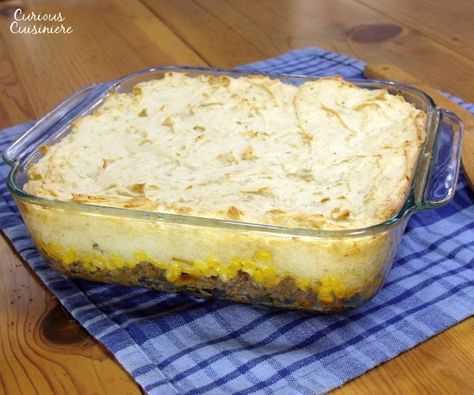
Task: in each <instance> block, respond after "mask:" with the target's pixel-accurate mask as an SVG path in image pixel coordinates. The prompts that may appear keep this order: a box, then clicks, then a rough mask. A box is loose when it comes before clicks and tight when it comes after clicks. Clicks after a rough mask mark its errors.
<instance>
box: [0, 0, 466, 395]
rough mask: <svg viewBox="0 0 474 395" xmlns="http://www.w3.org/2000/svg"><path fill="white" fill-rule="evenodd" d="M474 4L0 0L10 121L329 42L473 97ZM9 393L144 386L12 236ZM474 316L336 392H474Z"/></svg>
mask: <svg viewBox="0 0 474 395" xmlns="http://www.w3.org/2000/svg"><path fill="white" fill-rule="evenodd" d="M18 7H21V8H22V9H23V10H24V13H25V14H28V13H29V12H31V11H35V12H36V13H39V12H41V13H50V14H55V13H58V12H61V14H62V16H63V17H64V18H65V20H64V21H63V22H62V23H63V24H64V25H65V26H71V27H72V29H73V32H72V33H71V34H57V35H51V34H50V35H48V34H38V35H32V34H12V33H11V31H10V25H11V22H12V21H13V14H14V11H15V9H17V8H18ZM473 21H474V2H473V1H472V0H451V1H434V0H432V1H429V0H391V1H383V2H381V1H378V0H326V1H325V0H315V1H310V0H308V1H304V0H301V1H283V0H281V1H270V0H260V1H254V0H243V1H242V0H228V1H227V0H226V1H221V0H194V1H192V0H173V1H165V0H142V1H139V0H126V1H123V0H122V1H121V0H110V1H109V0H108V1H92V0H90V1H72V0H71V1H54V0H53V1H44V2H41V1H32V0H28V1H26V0H25V1H0V127H7V126H10V125H13V124H17V123H21V122H25V121H27V120H31V119H34V118H37V117H39V116H41V115H43V114H44V113H45V112H46V111H48V110H50V109H51V108H52V107H53V106H54V105H56V104H57V103H59V102H60V101H61V100H62V99H64V98H65V96H67V95H69V94H70V93H72V92H73V91H74V90H76V89H77V88H79V87H81V86H84V85H86V84H89V83H91V82H96V81H104V80H109V79H113V78H117V77H119V76H122V75H124V74H127V73H129V72H131V71H134V70H139V69H143V68H146V67H150V66H154V65H170V64H180V65H202V66H207V65H210V66H220V67H232V66H236V65H239V64H243V63H249V62H252V61H256V60H259V59H263V58H266V57H269V56H275V55H278V54H281V53H283V52H285V51H288V50H290V49H293V48H300V47H308V46H320V47H323V48H326V49H329V50H333V51H339V52H342V53H346V54H348V55H351V56H354V57H357V58H359V59H362V60H364V61H367V62H382V61H383V62H392V63H394V64H396V65H398V66H401V67H403V68H404V69H406V70H407V71H409V72H410V73H412V74H414V75H415V76H417V77H419V78H421V79H423V80H424V81H425V82H428V83H429V84H432V85H433V86H435V87H437V88H439V89H442V90H444V91H447V92H451V93H453V94H456V95H457V96H459V97H461V98H463V99H465V100H467V101H474V44H473V43H474V28H473ZM0 254H1V265H2V266H1V268H0V393H7V394H17V393H24V394H33V393H40V394H46V393H51V392H53V393H58V394H65V393H67V394H74V393H80V394H87V393H110V394H124V393H127V394H135V393H140V389H139V387H138V386H137V385H136V384H135V382H134V381H133V380H132V379H131V378H130V376H129V375H128V374H127V373H126V372H125V371H124V370H123V369H122V368H121V367H120V365H119V364H118V363H117V362H116V361H115V360H114V358H113V357H111V355H110V354H109V353H108V352H107V351H106V350H105V349H104V348H103V347H102V346H101V345H100V344H98V343H97V342H96V341H95V340H93V339H92V338H91V337H90V336H89V335H88V334H87V333H86V332H85V331H84V330H83V329H82V328H81V327H80V326H79V325H78V324H76V322H75V321H74V320H73V319H72V318H71V317H70V316H69V314H68V313H66V312H65V311H64V310H63V309H62V308H61V307H60V306H59V305H58V302H57V301H56V299H55V298H54V297H53V296H52V295H51V293H50V292H49V291H48V290H47V289H46V288H45V287H44V286H43V285H42V284H41V283H40V282H39V281H38V279H37V278H36V276H35V274H34V273H32V272H31V271H30V270H29V269H28V267H27V265H26V264H24V263H22V261H21V260H20V259H19V257H18V256H17V255H16V254H15V252H14V251H13V250H12V248H11V247H10V246H9V244H8V242H7V241H6V240H5V239H1V238H0ZM473 329H474V319H473V318H470V319H468V320H466V321H464V322H463V323H461V324H459V325H456V326H455V327H454V328H451V329H449V330H447V331H446V332H444V333H442V334H440V335H438V336H435V337H434V338H432V339H430V340H428V341H426V342H425V343H423V344H421V345H419V346H417V347H416V348H414V349H413V350H411V351H408V352H406V353H404V354H402V355H400V356H398V357H396V358H394V359H393V360H391V361H389V362H386V363H384V364H382V365H381V366H379V367H377V368H375V369H373V370H371V371H370V372H368V373H366V374H364V375H363V376H361V377H359V378H357V379H355V380H353V381H352V382H350V383H348V384H346V385H344V386H343V387H342V388H340V389H338V390H336V391H335V392H336V393H343V394H344V393H347V394H348V393H404V394H407V393H414V392H421V393H430V394H434V393H445V394H447V393H473V391H474V374H473V371H472V367H473V366H474V331H473Z"/></svg>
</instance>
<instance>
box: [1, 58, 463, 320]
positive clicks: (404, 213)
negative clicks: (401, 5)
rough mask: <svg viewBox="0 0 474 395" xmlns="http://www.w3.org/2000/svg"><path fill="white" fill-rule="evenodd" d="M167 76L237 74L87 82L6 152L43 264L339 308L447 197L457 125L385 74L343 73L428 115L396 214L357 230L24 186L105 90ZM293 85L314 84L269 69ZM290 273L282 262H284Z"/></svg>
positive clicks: (374, 282) (356, 298)
mask: <svg viewBox="0 0 474 395" xmlns="http://www.w3.org/2000/svg"><path fill="white" fill-rule="evenodd" d="M168 71H177V72H180V71H181V72H186V73H187V74H188V75H203V74H204V75H209V74H211V75H218V76H223V75H224V76H228V77H236V78H237V77H239V76H242V75H248V74H245V73H240V72H233V71H228V70H218V69H208V68H190V67H160V68H153V69H149V70H144V71H140V72H136V73H133V74H130V75H128V76H126V77H124V78H121V79H119V80H117V81H112V82H108V83H104V84H94V85H91V86H88V87H86V88H84V89H82V90H80V91H78V92H77V93H75V94H74V95H73V96H71V97H69V98H68V99H67V100H65V101H64V102H63V103H62V104H61V105H59V106H58V107H57V108H56V109H54V110H53V111H51V112H50V113H49V114H47V115H46V116H45V117H43V118H42V119H40V120H39V121H38V122H37V123H36V124H35V125H34V126H33V127H32V128H31V129H30V130H28V131H27V132H26V133H25V134H24V135H23V136H21V137H20V138H19V139H18V140H16V141H15V142H14V143H12V144H11V145H10V146H9V147H8V148H7V149H6V150H5V152H4V153H3V156H4V159H5V160H6V162H8V163H9V164H10V166H11V171H10V174H9V176H8V181H7V183H8V187H9V189H10V191H11V193H12V195H13V197H14V199H15V201H16V204H17V206H18V208H19V210H20V213H21V215H22V217H23V219H24V221H25V223H26V225H27V227H28V229H29V231H30V233H31V236H32V238H33V239H34V241H35V243H36V245H37V247H38V249H39V250H40V251H41V253H42V254H43V255H44V257H45V258H46V260H47V262H49V264H50V266H51V267H52V268H53V269H55V270H58V271H60V272H62V273H65V274H67V275H70V276H74V277H79V278H84V279H89V280H94V281H101V282H109V283H121V284H131V285H139V286H145V287H150V288H154V289H157V290H161V291H166V292H187V293H192V294H197V295H199V296H214V297H218V298H224V299H230V300H234V301H238V302H244V303H257V304H262V305H267V306H274V307H284V308H297V309H303V310H309V311H320V312H335V311H341V310H344V309H348V308H354V307H357V306H360V305H362V304H363V303H365V302H367V301H368V300H370V299H371V298H372V297H373V296H374V295H375V294H376V293H377V292H378V291H379V289H380V288H381V286H382V284H383V282H384V279H385V278H386V275H387V272H388V270H389V269H390V266H391V264H392V261H393V258H394V256H395V253H396V250H397V247H398V245H399V243H400V240H401V238H402V235H403V232H404V230H405V226H406V224H407V221H408V219H409V217H410V216H411V214H413V213H414V212H416V211H420V210H424V209H428V208H435V207H439V206H441V205H444V204H446V203H447V202H448V201H449V200H450V199H451V198H452V197H453V195H454V191H455V187H456V179H457V175H458V170H459V161H460V152H461V151H460V147H461V140H462V131H463V126H462V123H461V121H460V119H459V118H458V117H457V116H456V115H455V114H453V113H451V112H449V111H447V110H444V109H440V108H438V107H436V106H435V104H434V103H433V101H432V100H431V98H430V97H428V96H427V95H426V94H424V93H423V92H421V91H420V90H418V89H416V88H413V87H410V86H406V85H402V84H398V83H394V82H386V81H367V80H350V81H351V82H352V83H354V84H356V85H358V86H360V87H363V88H367V89H380V88H385V89H387V90H388V91H389V92H391V93H394V94H398V95H402V96H403V97H404V98H405V100H407V101H408V102H411V103H413V104H414V105H415V106H416V107H417V108H419V109H421V110H423V111H425V112H426V114H427V121H426V125H425V129H426V141H425V143H424V145H423V146H422V149H421V153H420V155H419V159H418V162H417V166H416V169H415V173H414V175H413V177H412V182H411V186H410V189H409V193H408V194H407V196H406V199H405V201H404V204H403V207H402V208H401V209H400V211H399V212H398V213H397V214H396V215H394V216H393V217H392V218H390V219H389V220H387V221H385V222H384V223H380V224H378V225H375V226H370V227H366V228H363V229H350V230H313V229H299V228H298V229H296V228H287V227H282V226H273V225H263V224H256V223H245V222H239V221H231V220H221V219H209V218H201V217H193V216H187V215H177V214H169V213H159V212H147V211H140V210H134V209H125V208H114V207H106V206H100V205H91V204H81V203H72V202H66V201H57V200H50V199H45V198H42V197H39V196H34V195H31V194H29V193H27V192H25V191H24V190H23V189H22V187H23V185H24V184H25V183H26V181H27V175H26V171H27V169H28V167H29V165H30V164H31V163H34V162H36V161H37V160H38V159H39V158H40V157H41V156H42V153H41V149H40V147H41V145H43V144H54V143H55V142H57V141H59V140H60V139H61V138H62V137H63V136H64V135H66V134H67V133H68V132H69V131H70V130H71V124H72V122H73V121H74V120H75V119H76V118H78V117H81V116H84V115H87V114H90V113H92V112H94V111H95V110H96V109H97V107H98V106H100V104H101V103H102V102H103V100H104V99H105V98H106V97H107V95H109V94H110V92H112V91H118V92H129V91H131V89H132V88H133V86H134V85H136V84H137V83H139V82H142V81H146V80H150V79H158V78H162V77H163V76H164V73H166V72H168ZM271 78H277V79H280V80H281V81H283V82H285V83H289V84H301V83H304V82H305V81H308V80H312V79H317V77H306V76H296V75H271ZM285 268H286V269H285Z"/></svg>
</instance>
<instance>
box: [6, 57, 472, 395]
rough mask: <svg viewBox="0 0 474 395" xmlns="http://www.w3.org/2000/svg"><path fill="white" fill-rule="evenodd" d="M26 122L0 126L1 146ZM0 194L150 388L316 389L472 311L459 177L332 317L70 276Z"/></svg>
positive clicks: (318, 71)
mask: <svg viewBox="0 0 474 395" xmlns="http://www.w3.org/2000/svg"><path fill="white" fill-rule="evenodd" d="M362 67H363V64H362V63H361V62H360V61H357V60H354V59H351V58H349V57H346V56H342V55H339V54H336V53H332V52H326V51H324V50H321V49H317V48H309V49H304V50H296V51H292V52H289V53H287V54H285V55H282V56H279V57H277V58H273V59H269V60H265V61H263V62H258V63H254V64H252V65H248V66H244V67H242V68H241V69H245V70H252V71H260V72H275V73H276V72H278V73H298V74H312V75H329V74H340V75H343V76H346V77H355V78H362V73H361V70H362ZM458 102H459V103H461V104H462V105H464V106H465V107H466V108H468V109H470V110H471V111H472V110H474V106H472V105H467V104H465V103H462V102H461V101H459V100H458ZM26 128H27V125H20V126H16V127H13V128H10V129H7V130H5V131H3V132H2V133H1V134H0V145H1V148H4V147H5V146H6V145H7V144H8V143H9V142H10V141H12V140H13V139H14V138H16V137H17V136H18V135H19V134H21V133H22V132H23V131H24V130H25V129H26ZM8 170H9V169H8V167H7V166H6V165H4V164H3V165H1V166H0V177H6V175H7V173H8ZM0 192H1V196H2V199H1V201H0V226H1V228H2V229H3V231H4V233H5V234H6V236H7V237H8V238H9V239H10V240H11V241H12V243H13V245H14V246H15V248H16V249H17V251H18V252H19V253H20V255H21V256H22V257H23V258H24V259H25V260H26V261H27V262H28V264H29V265H30V266H31V267H32V268H33V270H35V272H36V273H38V275H39V276H40V278H41V279H42V280H43V281H44V282H45V283H46V284H47V286H48V287H49V288H50V289H51V291H52V292H53V293H54V294H55V295H56V296H57V297H58V298H59V300H60V301H61V303H62V304H63V305H64V306H65V307H66V309H67V310H68V311H69V312H70V313H71V314H72V315H73V316H74V317H75V318H76V319H77V320H78V321H79V322H80V323H81V325H83V326H84V327H85V328H86V329H87V330H88V331H89V333H90V334H91V335H93V336H94V337H95V338H96V339H98V340H99V341H100V342H102V343H103V344H104V345H105V346H106V347H107V348H108V349H109V350H110V352H112V353H113V354H114V355H115V357H116V358H117V360H118V361H119V362H120V363H121V364H122V365H123V366H124V368H125V369H126V370H127V371H128V372H129V373H130V374H131V375H132V376H133V377H134V378H135V380H136V381H137V382H138V383H139V384H140V385H141V386H142V387H143V388H144V389H145V391H147V392H149V393H150V394H222V393H229V394H230V393H239V394H266V393H272V394H273V393H277V394H278V393H282V394H288V393H292V394H295V393H300V394H314V393H322V392H325V391H329V390H331V389H332V388H335V387H337V386H340V385H341V384H343V383H344V382H346V381H347V380H350V379H352V378H354V377H356V376H358V375H361V374H362V373H364V372H365V371H367V370H368V369H371V368H373V367H374V366H376V365H378V364H380V363H382V362H384V361H387V360H389V359H391V358H393V357H395V356H396V355H397V354H399V353H401V352H403V351H405V350H408V349H410V348H411V347H413V346H415V345H417V344H419V343H420V342H423V341H424V340H426V339H428V338H429V337H431V336H433V335H435V334H437V333H439V332H441V331H443V330H445V329H446V328H448V327H450V326H452V325H454V324H455V323H457V322H459V321H460V320H462V319H464V318H466V317H468V316H470V315H472V314H473V312H474V270H473V259H474V237H473V236H474V206H473V203H472V202H473V195H472V193H471V192H470V191H469V189H468V187H467V186H466V182H465V181H464V179H463V177H462V176H461V177H460V181H459V186H458V190H457V194H456V197H455V199H454V201H453V202H452V203H450V204H449V205H447V206H445V207H443V208H441V209H438V210H429V211H426V212H423V213H419V214H416V215H415V216H413V218H412V219H411V220H410V223H409V225H408V228H407V231H406V234H405V236H404V239H403V241H402V245H401V247H400V249H399V252H398V256H397V259H396V262H395V263H394V266H393V268H392V271H391V272H390V275H389V277H388V280H387V282H386V284H385V286H384V287H383V289H382V291H381V292H380V293H379V295H378V296H377V297H376V298H375V299H373V300H372V301H371V302H370V303H368V304H367V305H366V306H364V307H362V308H359V309H356V310H354V311H352V312H350V313H348V314H346V315H332V316H318V315H316V316H314V315H310V314H305V313H301V312H294V311H281V310H270V309H267V308H263V307H253V306H245V305H240V304H235V303H230V302H224V301H219V300H203V299H199V298H195V297H191V296H179V295H175V294H166V293H160V292H154V291H151V290H147V289H144V288H134V287H125V286H119V285H101V284H97V283H92V282H87V281H79V280H72V279H69V278H67V277H64V276H62V275H60V274H57V273H56V272H54V271H52V270H50V269H49V268H48V267H47V265H46V264H45V263H44V261H43V259H42V258H41V257H40V255H39V254H38V252H37V250H36V248H35V247H34V245H33V242H32V241H31V239H30V238H29V236H28V233H27V231H26V229H25V227H24V225H23V222H22V221H21V219H20V217H19V215H18V212H17V210H16V208H15V205H14V203H13V201H12V198H11V196H10V194H9V192H8V191H7V188H6V186H5V183H4V182H2V183H1V191H0Z"/></svg>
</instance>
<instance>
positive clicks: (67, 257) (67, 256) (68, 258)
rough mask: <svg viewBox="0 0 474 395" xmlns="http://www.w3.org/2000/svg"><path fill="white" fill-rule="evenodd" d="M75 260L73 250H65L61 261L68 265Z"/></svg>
mask: <svg viewBox="0 0 474 395" xmlns="http://www.w3.org/2000/svg"><path fill="white" fill-rule="evenodd" d="M76 260H77V259H76V253H75V251H74V250H67V251H66V252H65V253H64V255H63V257H62V261H63V263H64V264H66V265H70V264H72V263H74V262H75V261H76Z"/></svg>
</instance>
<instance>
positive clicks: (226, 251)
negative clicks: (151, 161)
mask: <svg viewBox="0 0 474 395" xmlns="http://www.w3.org/2000/svg"><path fill="white" fill-rule="evenodd" d="M17 204H18V206H19V208H20V210H21V212H22V216H23V218H24V219H25V222H26V224H27V226H28V228H29V230H30V232H31V234H32V237H33V239H34V240H35V242H36V244H37V245H38V247H39V248H40V250H41V251H42V253H43V254H44V255H45V256H46V257H48V258H49V259H50V261H51V262H53V266H54V267H55V268H59V269H60V270H61V271H63V272H66V273H69V274H73V275H79V276H82V277H85V278H89V279H95V280H98V281H104V280H106V281H111V282H119V283H123V282H124V280H125V279H126V278H127V276H131V275H133V276H135V278H141V280H142V281H141V282H140V281H138V280H136V281H134V282H132V283H133V284H141V285H147V282H148V285H147V286H153V287H155V288H160V289H163V287H164V286H163V282H165V281H166V282H168V283H169V284H171V285H172V286H174V287H176V288H177V289H178V288H182V287H188V288H193V290H194V291H195V292H198V291H199V290H200V289H203V290H205V289H207V288H206V286H207V287H210V286H211V285H212V284H214V285H215V286H216V287H217V288H216V290H221V291H223V292H224V291H225V293H226V295H228V296H229V295H230V296H229V297H231V295H234V294H239V293H240V292H243V293H244V294H245V292H247V293H248V289H251V290H253V291H252V292H253V294H256V293H257V292H256V291H255V289H257V288H258V290H259V292H258V297H260V298H265V297H268V298H271V299H272V300H273V299H275V296H272V295H275V293H278V294H279V295H280V296H281V297H282V298H284V297H285V295H286V293H284V294H282V293H281V290H282V289H284V288H285V286H287V288H288V292H289V293H291V295H298V298H296V299H297V300H299V302H296V301H295V303H299V305H300V307H302V306H303V304H305V303H308V301H309V300H316V301H318V303H319V304H328V305H332V304H336V305H337V304H338V303H339V304H340V303H341V301H343V300H351V299H352V298H354V297H359V298H360V297H365V298H367V299H368V298H370V296H372V294H373V293H374V292H375V291H376V290H377V289H378V287H379V286H380V284H381V281H382V280H383V278H384V276H385V273H386V271H387V270H388V267H389V265H390V263H391V261H392V258H393V254H394V252H395V249H396V246H397V245H398V242H399V240H400V237H401V234H402V232H403V226H400V227H396V228H392V229H389V230H387V231H386V232H379V233H377V234H374V235H365V236H354V237H351V238H347V239H343V238H327V239H314V238H311V237H295V236H288V235H275V234H267V233H264V232H244V231H237V230H232V229H219V228H212V227H201V226H189V225H183V224H173V223H160V222H156V221H148V220H142V219H133V218H120V217H110V216H106V215H101V214H93V213H85V212H79V211H69V212H67V213H65V212H63V211H62V210H60V209H57V208H50V207H41V206H37V205H33V204H29V203H25V202H20V201H18V202H17ZM144 265H146V267H148V268H149V269H148V270H144V269H143V267H144ZM150 268H151V269H153V270H150ZM147 276H150V277H147ZM242 276H244V277H245V279H247V280H248V281H247V282H243V281H240V280H241V279H242ZM157 282H159V283H160V284H161V285H159V286H158V285H157ZM125 283H130V282H128V281H125ZM242 285H246V286H249V287H251V288H248V289H247V291H246V289H241V288H239V287H240V286H242ZM205 292H209V289H207V291H205ZM296 299H295V300H296Z"/></svg>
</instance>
